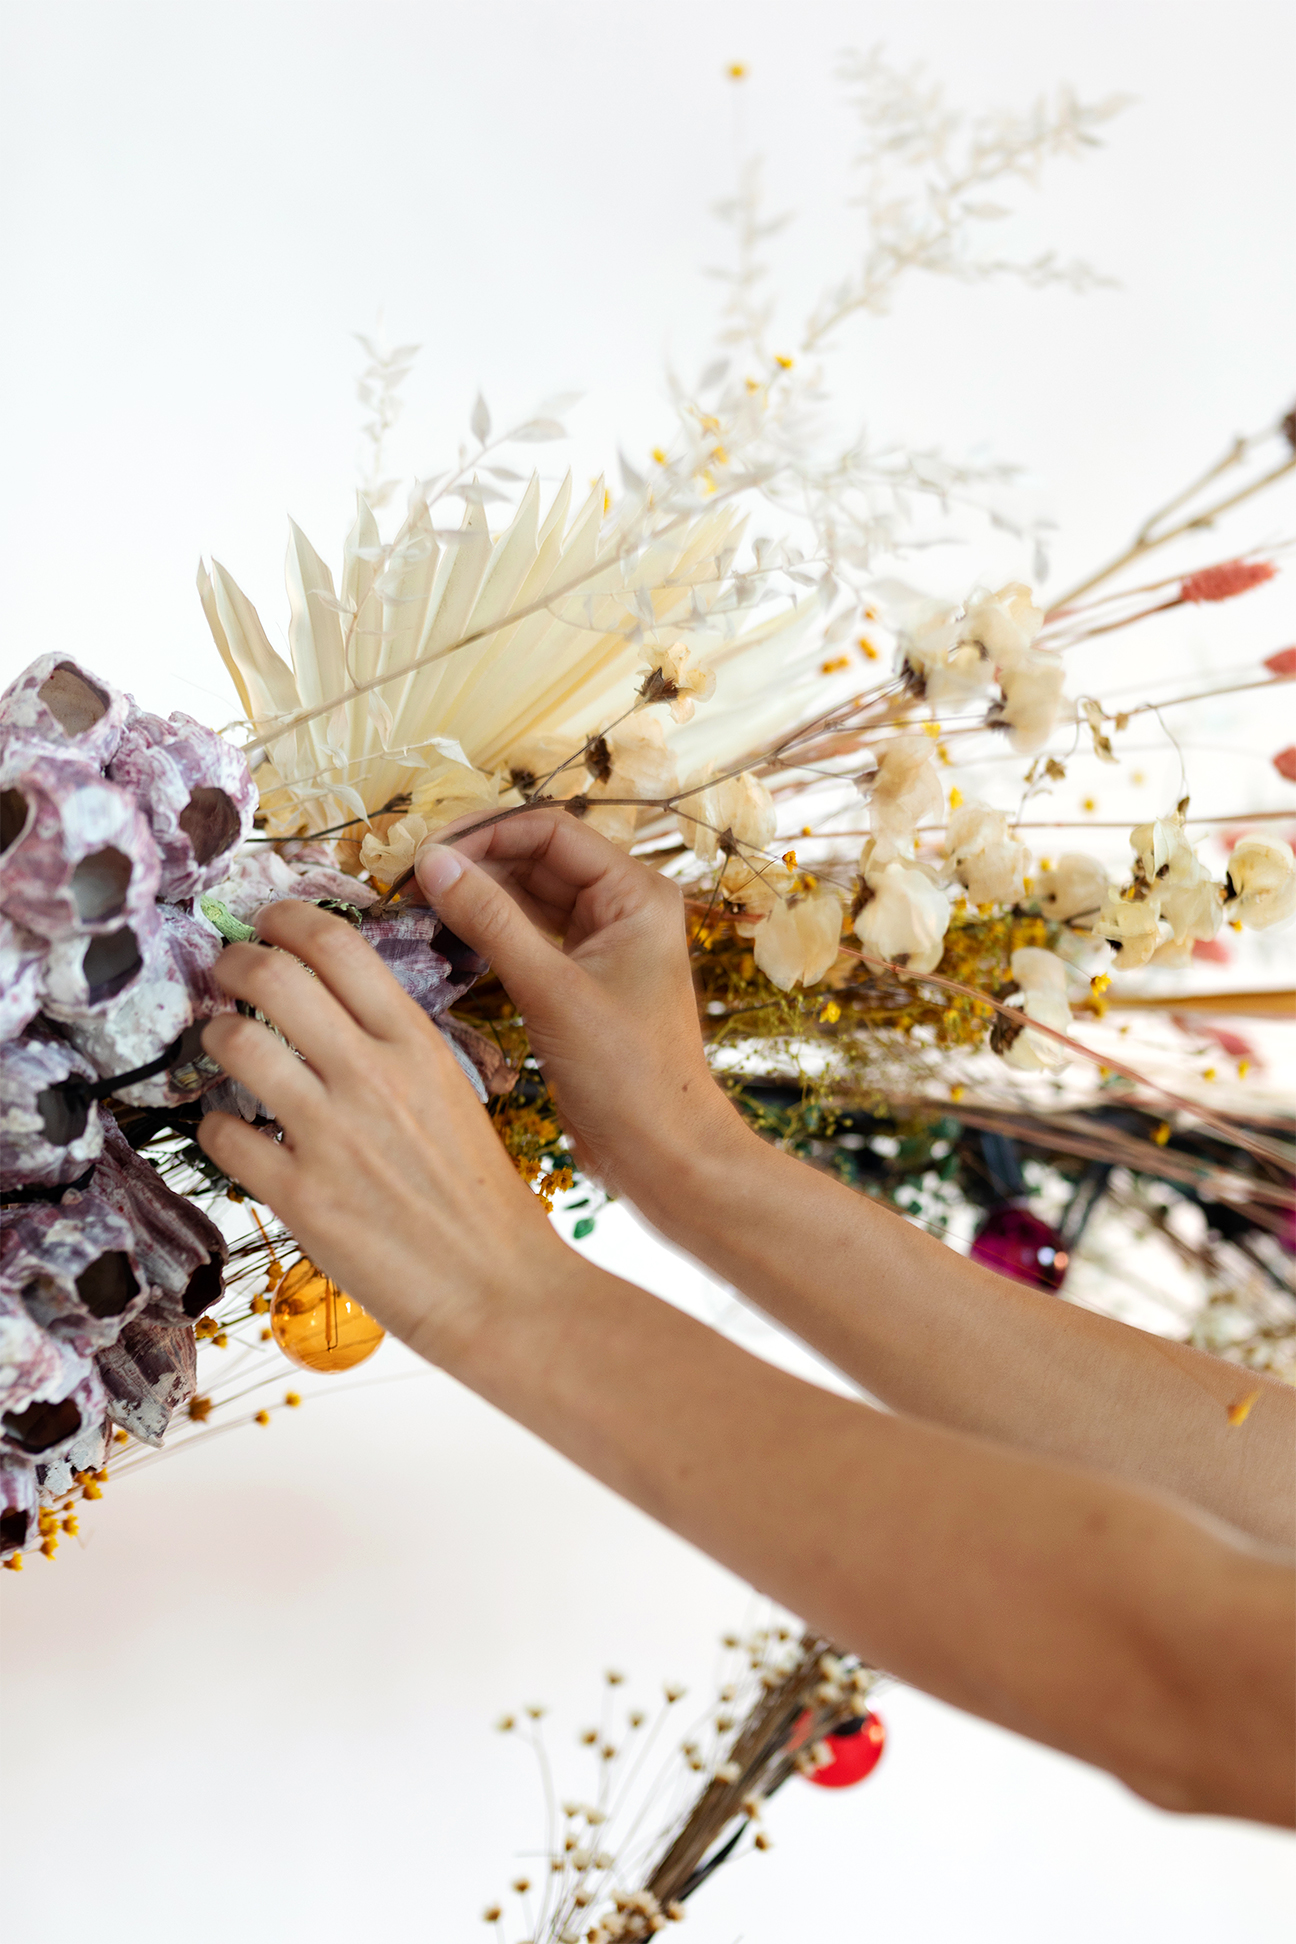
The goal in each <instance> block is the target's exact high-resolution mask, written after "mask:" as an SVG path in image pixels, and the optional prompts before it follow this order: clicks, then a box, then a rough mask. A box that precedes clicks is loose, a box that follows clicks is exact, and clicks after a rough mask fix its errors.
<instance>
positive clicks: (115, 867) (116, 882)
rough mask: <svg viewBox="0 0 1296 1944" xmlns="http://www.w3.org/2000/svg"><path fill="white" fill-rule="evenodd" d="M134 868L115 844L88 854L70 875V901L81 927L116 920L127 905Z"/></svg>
mask: <svg viewBox="0 0 1296 1944" xmlns="http://www.w3.org/2000/svg"><path fill="white" fill-rule="evenodd" d="M134 868H135V867H134V865H133V864H132V863H131V861H130V859H129V857H127V855H126V853H125V851H119V850H118V849H117V847H116V845H114V844H109V845H107V846H106V847H105V848H104V849H103V850H98V851H91V853H90V855H89V856H88V857H83V858H82V859H81V862H80V863H79V864H78V865H77V867H76V869H75V871H73V873H72V886H71V889H72V902H73V903H74V904H75V906H76V908H77V917H78V918H79V919H80V920H81V922H82V924H83V925H93V924H97V923H98V922H99V921H100V920H101V919H104V918H115V917H116V916H117V914H118V912H119V911H120V910H121V909H122V907H123V906H124V905H125V903H126V893H127V892H128V891H129V890H130V881H131V872H132V871H133V870H134Z"/></svg>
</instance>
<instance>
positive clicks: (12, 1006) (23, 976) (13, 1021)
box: [0, 915, 46, 1046]
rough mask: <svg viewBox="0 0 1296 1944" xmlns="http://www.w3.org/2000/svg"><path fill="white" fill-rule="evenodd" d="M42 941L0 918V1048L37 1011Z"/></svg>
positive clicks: (31, 933)
mask: <svg viewBox="0 0 1296 1944" xmlns="http://www.w3.org/2000/svg"><path fill="white" fill-rule="evenodd" d="M45 950H46V947H45V940H44V939H43V938H37V937H36V935H35V933H34V932H27V931H24V930H23V929H22V927H21V926H20V925H15V924H12V923H11V922H10V920H9V919H8V918H6V917H4V916H3V915H0V1046H3V1045H4V1044H5V1043H6V1042H7V1041H8V1040H11V1039H16V1038H17V1037H18V1035H19V1033H21V1032H22V1030H23V1028H24V1026H26V1025H28V1024H29V1023H30V1021H31V1020H33V1019H35V1017H36V1015H37V1013H38V1012H39V1011H40V991H41V974H42V971H43V969H44V963H45Z"/></svg>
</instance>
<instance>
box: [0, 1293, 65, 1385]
mask: <svg viewBox="0 0 1296 1944" xmlns="http://www.w3.org/2000/svg"><path fill="white" fill-rule="evenodd" d="M63 1368H64V1353H63V1351H62V1349H61V1348H60V1347H59V1345H58V1344H57V1343H55V1341H54V1339H53V1337H49V1336H46V1334H45V1332H44V1330H42V1328H41V1326H40V1324H39V1323H36V1322H34V1321H33V1319H32V1317H31V1316H30V1315H29V1314H28V1311H27V1306H26V1304H25V1303H24V1302H23V1299H22V1297H21V1295H20V1294H19V1292H18V1290H17V1289H16V1288H11V1287H10V1286H9V1285H8V1284H7V1282H6V1279H5V1277H4V1275H3V1273H0V1411H21V1410H22V1409H23V1408H24V1406H26V1405H28V1404H30V1403H31V1402H32V1401H33V1400H34V1399H35V1398H38V1397H43V1396H45V1395H46V1393H47V1392H48V1391H49V1390H50V1389H51V1387H57V1385H58V1381H59V1378H60V1376H61V1375H62V1372H63Z"/></svg>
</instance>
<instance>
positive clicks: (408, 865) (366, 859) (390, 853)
mask: <svg viewBox="0 0 1296 1944" xmlns="http://www.w3.org/2000/svg"><path fill="white" fill-rule="evenodd" d="M428 835H430V832H429V829H428V822H427V818H426V817H415V816H409V817H401V818H399V819H398V820H397V821H396V822H395V823H394V824H392V825H391V826H390V828H389V829H388V830H387V831H386V832H385V833H384V834H383V835H382V836H379V835H378V833H377V831H374V830H371V831H370V832H369V833H368V835H367V836H366V837H365V840H364V842H363V843H362V844H361V846H360V863H361V865H362V867H363V868H364V869H365V870H366V871H368V872H369V874H370V876H371V877H375V878H377V879H378V881H379V883H380V884H395V883H396V882H397V880H398V879H399V878H402V877H404V875H405V873H406V871H412V870H413V869H414V859H415V857H416V855H417V853H418V847H419V845H420V844H421V843H422V842H423V839H424V838H425V837H427V836H428Z"/></svg>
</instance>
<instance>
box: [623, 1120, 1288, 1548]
mask: <svg viewBox="0 0 1296 1944" xmlns="http://www.w3.org/2000/svg"><path fill="white" fill-rule="evenodd" d="M722 1105H723V1104H722ZM640 1152H641V1164H640V1166H639V1168H638V1170H637V1173H636V1178H635V1180H634V1182H633V1183H631V1184H630V1185H629V1192H630V1195H631V1198H632V1199H633V1200H634V1201H635V1202H636V1204H637V1205H638V1206H639V1207H640V1209H641V1211H642V1212H643V1214H644V1215H645V1216H646V1218H647V1219H648V1220H649V1221H650V1222H651V1223H652V1224H653V1225H654V1226H655V1227H656V1228H658V1229H660V1230H661V1231H662V1233H664V1234H665V1235H667V1236H668V1237H669V1239H670V1240H671V1241H672V1242H674V1243H676V1244H677V1245H678V1246H680V1247H682V1248H684V1249H686V1250H687V1251H688V1252H689V1253H690V1254H692V1255H694V1256H696V1257H697V1259H698V1260H699V1261H701V1262H704V1263H705V1264H706V1265H707V1266H708V1267H709V1268H710V1269H712V1270H713V1271H714V1272H715V1273H716V1274H717V1275H719V1276H721V1277H723V1278H724V1280H725V1281H727V1282H730V1283H732V1284H733V1285H734V1286H735V1287H736V1288H737V1289H739V1290H741V1291H742V1292H743V1294H744V1295H746V1296H748V1297H750V1298H751V1300H752V1301H753V1302H755V1303H757V1304H759V1306H760V1307H761V1308H762V1309H763V1310H765V1311H766V1312H767V1313H768V1314H769V1315H770V1316H772V1317H774V1318H776V1319H777V1320H778V1321H779V1322H780V1323H782V1324H783V1325H785V1326H786V1327H787V1328H788V1329H790V1330H791V1331H793V1332H794V1333H795V1334H796V1335H798V1336H800V1337H801V1338H802V1339H803V1340H804V1341H806V1342H807V1343H810V1344H813V1345H814V1347H815V1348H816V1349H817V1350H819V1351H820V1352H821V1353H822V1354H823V1355H824V1356H825V1357H827V1358H828V1359H829V1360H830V1361H831V1362H832V1363H834V1364H835V1365H836V1366H837V1367H838V1368H839V1369H840V1370H842V1371H844V1372H845V1373H846V1374H847V1375H849V1376H850V1377H852V1378H854V1379H855V1381H856V1382H857V1383H859V1384H860V1385H861V1386H862V1387H863V1388H864V1389H865V1390H867V1391H868V1392H869V1393H870V1394H871V1395H872V1396H874V1397H876V1398H878V1399H879V1400H880V1401H881V1402H883V1403H885V1404H887V1405H888V1406H890V1407H891V1408H892V1409H894V1410H897V1411H902V1412H905V1413H908V1414H909V1415H911V1416H914V1417H919V1418H923V1419H926V1420H927V1421H929V1422H931V1423H934V1424H941V1425H945V1426H947V1427H949V1428H951V1429H955V1430H960V1431H966V1432H971V1433H974V1434H975V1435H978V1436H983V1437H989V1438H993V1439H997V1440H999V1441H1001V1442H1003V1443H1007V1444H1011V1445H1014V1446H1016V1447H1018V1448H1020V1449H1025V1450H1029V1451H1033V1452H1038V1453H1040V1454H1045V1455H1048V1456H1051V1457H1055V1458H1058V1459H1061V1460H1063V1461H1065V1462H1068V1463H1074V1464H1082V1465H1087V1466H1093V1467H1095V1468H1098V1469H1101V1470H1105V1471H1108V1472H1111V1473H1113V1474H1114V1475H1116V1476H1119V1477H1123V1478H1126V1479H1128V1480H1129V1481H1130V1482H1131V1483H1135V1484H1139V1485H1143V1486H1147V1487H1151V1488H1153V1489H1156V1490H1161V1491H1169V1492H1173V1493H1176V1494H1178V1495H1180V1496H1182V1497H1185V1498H1187V1499H1189V1500H1191V1501H1192V1502H1193V1503H1195V1504H1198V1505H1201V1506H1203V1507H1204V1508H1206V1509H1207V1510H1209V1511H1212V1512H1214V1513H1215V1514H1216V1515H1217V1516H1219V1517H1221V1518H1223V1519H1226V1520H1228V1521H1229V1522H1230V1523H1232V1524H1234V1525H1237V1526H1238V1527H1239V1528H1241V1529H1242V1530H1244V1531H1249V1532H1252V1533H1254V1534H1255V1535H1256V1536H1257V1537H1260V1538H1262V1539H1264V1540H1266V1541H1267V1542H1270V1543H1273V1544H1277V1545H1281V1546H1287V1547H1290V1546H1291V1544H1292V1543H1293V1516H1294V1508H1293V1483H1294V1480H1293V1466H1292V1462H1291V1453H1292V1435H1293V1428H1294V1427H1296V1398H1293V1396H1292V1394H1291V1393H1290V1392H1289V1391H1288V1390H1287V1389H1286V1388H1285V1387H1284V1386H1281V1385H1279V1384H1277V1383H1275V1382H1273V1381H1271V1380H1267V1379H1265V1378H1263V1377H1259V1376H1255V1375H1253V1373H1251V1372H1249V1371H1243V1370H1239V1369H1237V1368H1236V1367H1235V1366H1233V1365H1230V1364H1226V1363H1222V1362H1220V1361H1219V1360H1217V1359H1215V1358H1212V1357H1207V1356H1204V1355H1202V1354H1200V1353H1199V1352H1196V1351H1194V1350H1192V1349H1190V1348H1189V1347H1187V1346H1186V1345H1182V1344H1174V1343H1168V1342H1166V1341H1165V1340H1164V1339H1162V1338H1159V1337H1154V1336H1151V1335H1149V1334H1148V1333H1146V1332H1144V1331H1141V1330H1135V1329H1131V1328H1129V1327H1127V1326H1126V1325H1124V1324H1120V1323H1117V1322H1114V1321H1112V1320H1111V1319H1109V1318H1105V1317H1098V1316H1094V1315H1092V1314H1090V1313H1089V1312H1086V1311H1084V1310H1081V1309H1078V1308H1075V1307H1073V1306H1072V1305H1069V1304H1067V1303H1065V1302H1062V1301H1059V1300H1058V1298H1056V1297H1054V1296H1048V1295H1043V1294H1040V1293H1039V1292H1037V1291H1034V1290H1031V1289H1029V1288H1027V1287H1025V1286H1024V1285H1022V1284H1019V1283H1014V1282H1011V1281H1009V1280H1008V1279H1007V1278H1005V1277H1002V1276H998V1275H995V1274H993V1273H992V1272H991V1271H989V1270H986V1269H983V1268H981V1267H980V1266H979V1265H978V1264H976V1263H973V1262H970V1261H968V1260H967V1259H966V1258H964V1257H962V1256H960V1255H958V1254H957V1253H956V1252H955V1251H953V1250H951V1249H949V1248H948V1247H946V1246H945V1245H944V1244H943V1243H941V1242H939V1241H937V1240H936V1239H935V1238H934V1237H932V1236H929V1235H926V1234H924V1233H923V1232H922V1231H921V1230H919V1229H917V1228H916V1227H915V1226H914V1225H913V1224H911V1223H909V1222H906V1221H905V1220H904V1219H903V1218H902V1217H901V1216H898V1215H895V1214H893V1213H892V1212H890V1211H889V1210H886V1209H882V1208H879V1207H877V1206H876V1205H875V1204H874V1203H872V1202H870V1201H869V1200H868V1199H867V1198H866V1197H865V1196H863V1195H860V1194H858V1193H857V1192H855V1191H853V1190H851V1189H848V1188H846V1187H845V1186H843V1185H842V1184H841V1183H839V1182H835V1181H833V1180H831V1179H830V1178H828V1177H827V1176H825V1175H823V1174H821V1173H820V1172H819V1171H818V1170H816V1169H813V1168H811V1167H809V1166H807V1165H805V1164H804V1163H802V1162H799V1161H797V1160H795V1159H794V1158H792V1157H791V1156H788V1155H785V1154H782V1153H780V1152H779V1151H778V1150H776V1149H774V1148H773V1147H771V1146H770V1145H769V1144H768V1143H766V1142H764V1141H761V1140H760V1139H759V1138H758V1137H757V1136H756V1135H754V1134H752V1133H751V1132H750V1131H749V1130H748V1129H747V1128H746V1127H745V1126H744V1125H743V1124H742V1123H741V1122H740V1121H739V1119H738V1117H737V1115H735V1114H733V1113H732V1111H731V1110H729V1109H728V1108H727V1107H726V1108H724V1109H723V1112H722V1113H719V1114H716V1115H713V1116H712V1118H711V1120H710V1122H709V1125H708V1130H707V1138H706V1139H705V1140H703V1141H697V1142H693V1143H691V1144H690V1145H689V1147H688V1148H687V1149H686V1150H685V1151H683V1152H681V1151H680V1150H679V1149H678V1148H674V1149H667V1148H665V1147H663V1150H662V1153H661V1155H660V1157H659V1158H658V1157H656V1156H655V1155H654V1153H653V1149H652V1145H651V1140H650V1138H649V1137H647V1136H646V1137H645V1141H644V1143H643V1144H642V1146H641V1150H640ZM1256 1390H1258V1391H1259V1396H1258V1397H1257V1398H1256V1399H1255V1402H1254V1404H1253V1406H1252V1408H1251V1410H1250V1412H1249V1414H1248V1416H1247V1418H1246V1421H1245V1423H1244V1424H1242V1425H1239V1426H1234V1425H1232V1424H1231V1423H1230V1421H1229V1417H1228V1408H1227V1407H1228V1406H1229V1405H1230V1404H1233V1403H1235V1402H1237V1401H1238V1400H1239V1399H1241V1398H1243V1397H1244V1396H1246V1395H1247V1394H1248V1393H1250V1392H1253V1391H1256Z"/></svg>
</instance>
